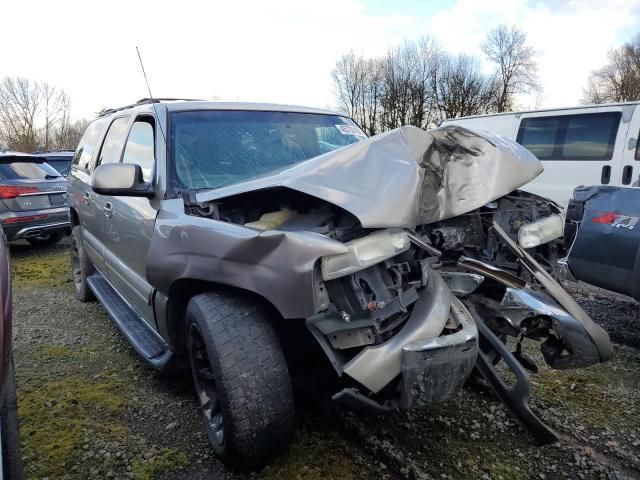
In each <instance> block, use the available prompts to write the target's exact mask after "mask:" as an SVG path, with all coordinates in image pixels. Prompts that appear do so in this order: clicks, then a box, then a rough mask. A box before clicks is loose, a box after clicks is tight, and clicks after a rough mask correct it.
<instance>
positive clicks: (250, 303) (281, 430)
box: [186, 292, 294, 470]
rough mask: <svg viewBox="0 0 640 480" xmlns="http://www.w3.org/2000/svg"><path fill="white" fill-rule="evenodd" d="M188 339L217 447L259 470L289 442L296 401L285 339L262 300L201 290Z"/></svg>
mask: <svg viewBox="0 0 640 480" xmlns="http://www.w3.org/2000/svg"><path fill="white" fill-rule="evenodd" d="M186 330H187V331H186V342H187V352H188V356H189V363H190V365H191V371H192V374H193V381H194V386H195V390H196V394H197V396H198V400H199V403H200V411H201V414H202V416H203V420H204V425H205V430H206V432H207V436H208V437H209V442H210V443H211V445H212V447H213V449H214V451H215V452H216V454H217V455H218V456H219V457H220V458H221V459H222V461H224V462H225V463H227V464H228V465H230V466H231V467H233V468H236V469H239V470H258V469H260V468H262V467H263V466H264V465H265V464H266V463H267V462H268V461H269V460H271V459H272V458H274V457H275V456H277V455H279V454H280V453H282V452H283V451H284V450H285V449H286V448H287V447H288V446H289V443H290V442H291V438H292V436H293V426H294V404H293V393H292V389H291V380H290V378H289V371H288V369H287V364H286V361H285V358H284V354H283V353H282V348H281V347H280V342H279V340H278V337H277V335H276V333H275V331H274V329H273V326H272V324H271V319H270V315H269V314H268V311H267V309H266V308H264V306H263V305H261V304H259V303H258V302H256V301H255V299H253V298H250V297H248V296H246V295H243V294H237V293H235V294H229V293H220V292H216V293H213V292H209V293H203V294H200V295H197V296H195V297H193V298H192V299H191V300H190V301H189V304H188V306H187V314H186Z"/></svg>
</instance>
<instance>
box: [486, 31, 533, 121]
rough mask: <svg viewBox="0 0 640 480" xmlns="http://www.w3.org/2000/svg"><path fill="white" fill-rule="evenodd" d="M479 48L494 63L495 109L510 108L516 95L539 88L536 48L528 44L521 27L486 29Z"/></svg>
mask: <svg viewBox="0 0 640 480" xmlns="http://www.w3.org/2000/svg"><path fill="white" fill-rule="evenodd" d="M481 48H482V51H483V52H484V54H485V55H486V56H487V58H488V59H489V61H491V62H492V63H494V64H496V66H497V79H498V80H499V86H500V91H499V95H498V97H497V98H496V110H497V111H498V112H506V111H509V110H512V109H513V107H514V102H515V97H516V95H518V94H520V93H529V92H531V91H535V90H536V89H538V88H539V83H538V66H537V64H536V61H535V51H534V49H533V47H530V46H528V45H527V34H526V33H524V32H523V31H522V30H519V29H518V28H516V27H515V26H513V27H511V28H509V27H507V26H506V25H500V26H498V27H496V28H494V29H493V30H491V31H490V32H489V34H488V35H487V39H486V40H485V42H484V43H483V44H482V47H481Z"/></svg>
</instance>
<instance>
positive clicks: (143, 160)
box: [122, 120, 155, 182]
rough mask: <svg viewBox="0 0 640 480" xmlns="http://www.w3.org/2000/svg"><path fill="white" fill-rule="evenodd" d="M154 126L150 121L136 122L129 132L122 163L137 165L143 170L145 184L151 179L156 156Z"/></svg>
mask: <svg viewBox="0 0 640 480" xmlns="http://www.w3.org/2000/svg"><path fill="white" fill-rule="evenodd" d="M153 144H154V135H153V126H152V125H151V123H150V122H149V121H145V120H140V121H136V122H134V124H133V125H132V127H131V131H130V132H129V138H128V139H127V144H126V145H125V147H124V155H123V157H122V163H136V164H138V165H140V168H142V177H143V180H144V181H145V182H148V181H149V179H150V178H151V172H152V171H153V165H154V163H155V156H154V149H153Z"/></svg>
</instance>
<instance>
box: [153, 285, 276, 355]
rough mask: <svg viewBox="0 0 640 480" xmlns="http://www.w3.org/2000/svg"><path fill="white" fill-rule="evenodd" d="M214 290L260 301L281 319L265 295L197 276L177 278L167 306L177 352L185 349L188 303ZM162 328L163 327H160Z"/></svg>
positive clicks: (171, 338) (170, 336)
mask: <svg viewBox="0 0 640 480" xmlns="http://www.w3.org/2000/svg"><path fill="white" fill-rule="evenodd" d="M212 291H225V292H233V293H235V294H237V295H242V296H245V297H250V298H252V299H253V300H254V301H256V302H260V303H261V304H262V305H264V306H265V308H267V309H269V310H270V314H271V317H272V318H274V319H276V320H279V319H281V318H282V315H281V314H280V312H279V311H278V309H277V308H276V307H275V306H274V305H273V304H272V303H271V302H270V301H269V300H268V299H266V298H265V297H263V296H262V295H259V294H257V293H256V292H252V291H251V290H246V289H243V288H239V287H233V286H230V285H225V284H223V283H218V282H212V281H208V280H200V279H196V278H180V279H178V280H175V281H174V282H173V283H172V284H171V286H170V288H169V296H168V301H167V307H166V317H165V318H166V332H167V336H168V341H169V345H170V346H171V349H172V350H173V351H175V352H177V353H184V351H185V326H184V325H185V314H186V311H187V305H188V304H189V300H191V299H192V298H193V297H195V296H196V295H199V294H201V293H205V292H212ZM160 329H161V330H162V328H160Z"/></svg>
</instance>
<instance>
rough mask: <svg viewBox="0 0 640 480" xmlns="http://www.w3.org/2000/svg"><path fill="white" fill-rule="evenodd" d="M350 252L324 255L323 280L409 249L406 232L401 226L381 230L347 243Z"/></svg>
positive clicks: (373, 263) (349, 272) (351, 271)
mask: <svg viewBox="0 0 640 480" xmlns="http://www.w3.org/2000/svg"><path fill="white" fill-rule="evenodd" d="M345 246H346V247H347V248H348V249H349V251H348V252H345V253H340V254H338V255H329V256H327V257H322V259H321V262H320V267H321V269H322V279H323V280H333V279H335V278H340V277H344V276H345V275H350V274H352V273H354V272H358V271H360V270H364V269H365V268H367V267H370V266H372V265H375V264H376V263H380V262H382V261H384V260H386V259H387V258H391V257H394V256H396V255H398V254H399V253H402V252H406V251H407V250H409V246H410V241H409V237H408V236H407V234H406V232H405V231H404V230H402V229H399V228H390V229H388V230H380V231H378V232H374V233H372V234H370V235H367V236H366V237H363V238H358V239H357V240H352V241H351V242H347V243H345Z"/></svg>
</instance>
